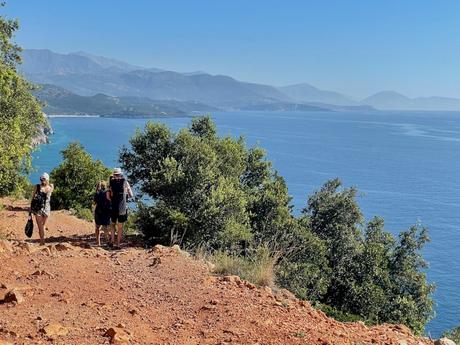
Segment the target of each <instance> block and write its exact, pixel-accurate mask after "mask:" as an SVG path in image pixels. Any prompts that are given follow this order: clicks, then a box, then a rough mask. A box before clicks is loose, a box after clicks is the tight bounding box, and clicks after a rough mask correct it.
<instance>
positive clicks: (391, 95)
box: [361, 91, 460, 111]
mask: <svg viewBox="0 0 460 345" xmlns="http://www.w3.org/2000/svg"><path fill="white" fill-rule="evenodd" d="M361 103H362V104H367V105H371V106H373V107H375V108H377V109H381V110H432V111H433V110H446V111H460V99H458V98H448V97H416V98H409V97H406V96H404V95H402V94H400V93H397V92H395V91H382V92H378V93H376V94H375V95H372V96H370V97H367V98H366V99H363V100H362V101H361Z"/></svg>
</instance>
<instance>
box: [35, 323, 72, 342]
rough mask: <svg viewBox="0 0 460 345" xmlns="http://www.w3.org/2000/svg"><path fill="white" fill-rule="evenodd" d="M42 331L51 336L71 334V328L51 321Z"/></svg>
mask: <svg viewBox="0 0 460 345" xmlns="http://www.w3.org/2000/svg"><path fill="white" fill-rule="evenodd" d="M40 332H42V333H44V334H46V335H47V336H48V337H50V338H57V337H64V336H66V335H67V334H69V329H68V328H67V327H64V326H62V325H60V324H58V323H50V324H49V325H48V326H45V327H43V328H42V329H41V330H40Z"/></svg>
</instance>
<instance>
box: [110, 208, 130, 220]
mask: <svg viewBox="0 0 460 345" xmlns="http://www.w3.org/2000/svg"><path fill="white" fill-rule="evenodd" d="M110 220H111V221H112V223H117V222H118V223H124V222H126V221H127V220H128V212H126V213H125V214H119V213H118V212H116V211H115V212H114V211H112V214H111V215H110Z"/></svg>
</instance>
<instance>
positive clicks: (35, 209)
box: [30, 172, 54, 246]
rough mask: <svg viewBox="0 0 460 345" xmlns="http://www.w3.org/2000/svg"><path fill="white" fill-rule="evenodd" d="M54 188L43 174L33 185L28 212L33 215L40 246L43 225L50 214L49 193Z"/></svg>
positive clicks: (42, 239)
mask: <svg viewBox="0 0 460 345" xmlns="http://www.w3.org/2000/svg"><path fill="white" fill-rule="evenodd" d="M53 190H54V186H53V185H52V184H50V176H49V175H48V174H47V173H46V172H45V173H43V174H42V175H41V176H40V183H39V184H37V185H35V188H34V192H33V194H32V201H31V203H30V211H31V213H33V214H34V215H35V221H36V223H37V226H38V233H39V235H40V245H42V246H43V245H44V244H45V224H46V221H47V219H48V217H49V216H50V213H51V206H50V201H51V193H53Z"/></svg>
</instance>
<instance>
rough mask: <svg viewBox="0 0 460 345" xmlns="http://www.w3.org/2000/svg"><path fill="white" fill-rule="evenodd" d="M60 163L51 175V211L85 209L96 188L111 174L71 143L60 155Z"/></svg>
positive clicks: (79, 147) (88, 206)
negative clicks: (53, 186) (52, 184)
mask: <svg viewBox="0 0 460 345" xmlns="http://www.w3.org/2000/svg"><path fill="white" fill-rule="evenodd" d="M61 154H62V157H63V162H62V163H61V164H60V165H59V166H58V167H56V168H54V169H53V170H52V171H51V174H50V178H51V181H52V182H53V183H54V185H55V189H54V192H53V197H52V198H51V207H52V208H53V209H71V208H73V209H77V210H78V209H88V208H90V207H91V202H92V197H93V195H94V192H95V190H96V185H97V184H98V182H99V181H101V180H107V179H108V178H109V176H110V170H109V169H108V168H107V167H105V166H104V164H103V163H102V162H101V161H100V160H93V159H92V157H91V155H90V154H89V153H87V152H86V151H85V150H84V148H83V146H82V145H81V144H79V143H77V142H73V143H70V144H69V145H68V146H67V147H66V148H65V149H64V150H63V151H61Z"/></svg>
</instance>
